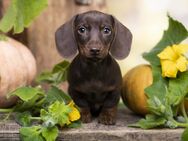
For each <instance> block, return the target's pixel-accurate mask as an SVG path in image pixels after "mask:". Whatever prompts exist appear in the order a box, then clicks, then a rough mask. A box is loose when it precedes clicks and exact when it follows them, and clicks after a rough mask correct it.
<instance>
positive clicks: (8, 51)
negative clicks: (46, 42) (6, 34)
mask: <svg viewBox="0 0 188 141" xmlns="http://www.w3.org/2000/svg"><path fill="white" fill-rule="evenodd" d="M36 70H37V69H36V61H35V59H34V57H33V55H32V53H31V52H30V51H29V49H28V48H27V47H26V46H24V45H23V44H21V43H20V42H18V41H16V40H14V39H11V38H8V39H7V40H6V41H0V108H5V107H10V106H12V105H13V104H15V102H16V101H17V98H16V97H12V98H10V99H7V98H6V96H7V94H8V93H9V92H11V91H13V90H14V89H16V88H17V87H21V86H25V85H28V84H30V83H31V82H32V80H33V79H34V77H35V75H36Z"/></svg>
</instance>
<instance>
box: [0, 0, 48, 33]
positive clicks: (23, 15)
mask: <svg viewBox="0 0 188 141" xmlns="http://www.w3.org/2000/svg"><path fill="white" fill-rule="evenodd" d="M46 6H47V0H37V1H36V0H12V2H11V4H10V7H9V8H8V10H7V12H6V13H5V15H4V16H3V19H2V20H1V21H0V30H1V31H3V32H4V33H6V32H8V31H10V30H11V29H12V28H13V32H14V33H20V32H22V31H23V30H24V28H25V27H28V26H29V25H30V24H31V22H32V21H33V20H34V19H35V17H37V16H38V15H39V14H40V13H41V12H42V10H43V9H44V8H45V7H46Z"/></svg>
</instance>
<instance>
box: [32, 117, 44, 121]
mask: <svg viewBox="0 0 188 141" xmlns="http://www.w3.org/2000/svg"><path fill="white" fill-rule="evenodd" d="M30 119H31V120H42V118H41V117H30Z"/></svg>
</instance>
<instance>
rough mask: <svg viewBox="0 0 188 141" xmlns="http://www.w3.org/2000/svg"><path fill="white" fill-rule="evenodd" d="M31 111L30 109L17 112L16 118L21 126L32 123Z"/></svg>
mask: <svg viewBox="0 0 188 141" xmlns="http://www.w3.org/2000/svg"><path fill="white" fill-rule="evenodd" d="M30 118H31V113H30V112H28V111H25V112H22V113H18V112H17V113H15V119H16V121H17V122H18V123H19V124H20V125H21V126H30V125H31V119H30Z"/></svg>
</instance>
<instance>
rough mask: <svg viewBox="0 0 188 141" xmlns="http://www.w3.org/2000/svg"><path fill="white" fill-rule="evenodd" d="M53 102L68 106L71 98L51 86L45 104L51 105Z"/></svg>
mask: <svg viewBox="0 0 188 141" xmlns="http://www.w3.org/2000/svg"><path fill="white" fill-rule="evenodd" d="M55 101H60V102H64V103H66V104H68V103H69V102H70V101H71V97H70V96H69V95H67V94H66V93H64V92H63V91H62V90H61V89H59V88H58V87H56V86H52V87H51V89H50V90H49V91H48V92H47V97H46V102H47V103H53V102H55Z"/></svg>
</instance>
